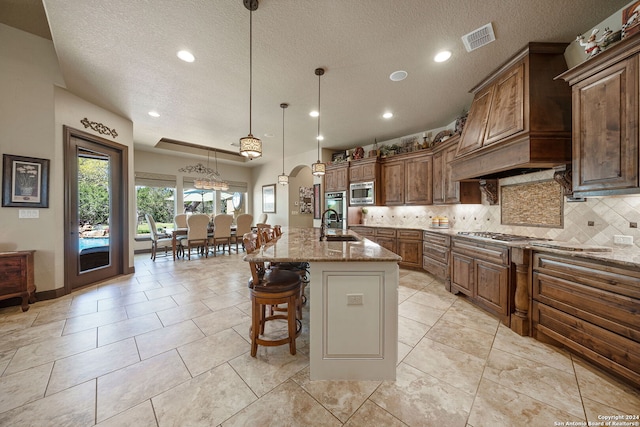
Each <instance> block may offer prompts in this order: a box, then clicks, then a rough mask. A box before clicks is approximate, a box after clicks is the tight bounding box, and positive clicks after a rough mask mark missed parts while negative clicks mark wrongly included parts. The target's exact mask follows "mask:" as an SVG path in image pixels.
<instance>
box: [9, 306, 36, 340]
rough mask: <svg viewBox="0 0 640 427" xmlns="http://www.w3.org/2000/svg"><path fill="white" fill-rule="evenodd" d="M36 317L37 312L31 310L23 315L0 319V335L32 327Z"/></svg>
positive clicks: (20, 313)
mask: <svg viewBox="0 0 640 427" xmlns="http://www.w3.org/2000/svg"><path fill="white" fill-rule="evenodd" d="M37 317H38V312H35V311H34V312H32V311H31V310H29V311H27V312H26V313H23V312H22V311H20V312H19V313H14V314H11V315H7V316H2V317H1V318H0V334H6V333H9V332H13V331H19V330H23V329H27V328H29V327H31V325H33V322H35V321H36V318H37Z"/></svg>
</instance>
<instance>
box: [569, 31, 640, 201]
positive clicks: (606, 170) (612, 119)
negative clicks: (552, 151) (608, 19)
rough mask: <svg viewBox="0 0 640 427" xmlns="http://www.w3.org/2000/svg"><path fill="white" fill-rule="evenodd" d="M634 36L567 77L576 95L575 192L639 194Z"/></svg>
mask: <svg viewBox="0 0 640 427" xmlns="http://www.w3.org/2000/svg"><path fill="white" fill-rule="evenodd" d="M639 57H640V38H639V37H638V36H634V37H632V38H631V39H629V40H624V41H622V42H620V43H619V44H618V45H615V46H613V47H611V48H610V49H607V50H605V51H604V52H602V53H601V54H599V55H598V56H596V57H594V58H590V59H589V60H587V61H585V62H584V63H582V64H580V65H578V66H577V67H574V68H572V69H571V70H569V71H567V72H566V73H563V74H562V75H561V76H560V77H559V78H562V79H564V80H566V81H567V82H569V84H570V85H571V87H572V93H573V163H572V164H573V171H572V180H573V192H574V195H576V196H598V195H613V194H631V193H639V192H640V182H639V177H638V175H639V174H638V167H639V163H640V160H639V156H640V154H639V153H640V148H639V136H638V134H639V132H638V120H639V109H638V102H639V100H638V98H639V96H638V90H639V84H638V82H639V79H638V60H639Z"/></svg>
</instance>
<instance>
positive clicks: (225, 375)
mask: <svg viewBox="0 0 640 427" xmlns="http://www.w3.org/2000/svg"><path fill="white" fill-rule="evenodd" d="M256 399H257V398H256V396H255V395H254V394H253V393H252V392H251V390H250V389H249V387H247V385H246V384H245V383H244V382H243V381H242V379H240V377H239V376H238V375H237V374H236V373H235V372H234V371H233V369H231V368H230V367H229V365H227V364H223V365H221V366H218V367H217V368H215V369H212V370H210V371H207V372H205V373H203V374H201V375H198V376H196V377H195V378H193V379H191V380H189V381H187V382H184V383H182V384H180V385H178V386H177V387H174V388H172V389H171V390H168V391H166V392H164V393H162V394H160V395H158V396H156V397H154V398H153V399H152V402H153V407H154V409H155V411H156V415H157V417H158V423H159V425H161V426H164V425H167V426H169V425H171V426H193V427H196V426H202V427H209V426H215V425H219V424H220V423H222V422H223V421H224V420H226V419H228V418H229V417H231V416H232V415H233V414H235V413H237V412H238V411H240V410H242V409H243V408H245V407H246V406H247V405H249V404H251V403H252V402H254V401H255V400H256ZM259 422H260V424H262V420H261V419H260V421H259ZM262 425H267V424H262Z"/></svg>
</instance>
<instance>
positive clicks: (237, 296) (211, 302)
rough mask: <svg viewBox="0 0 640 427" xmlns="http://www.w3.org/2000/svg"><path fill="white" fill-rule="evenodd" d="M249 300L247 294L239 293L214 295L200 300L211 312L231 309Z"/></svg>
mask: <svg viewBox="0 0 640 427" xmlns="http://www.w3.org/2000/svg"><path fill="white" fill-rule="evenodd" d="M248 299H249V296H248V294H244V293H240V292H235V291H234V292H230V293H227V294H223V295H216V296H214V297H211V298H207V299H204V300H202V302H203V303H205V304H206V305H207V307H209V308H210V309H211V310H212V311H218V310H222V309H225V308H229V307H233V306H234V305H236V304H240V303H243V302H246V301H247V300H248Z"/></svg>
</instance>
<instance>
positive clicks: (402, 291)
mask: <svg viewBox="0 0 640 427" xmlns="http://www.w3.org/2000/svg"><path fill="white" fill-rule="evenodd" d="M416 293H418V290H417V289H413V288H408V287H406V286H400V287H398V303H402V302H404V301H406V300H407V299H409V298H410V297H411V296H413V295H415V294H416Z"/></svg>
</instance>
